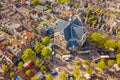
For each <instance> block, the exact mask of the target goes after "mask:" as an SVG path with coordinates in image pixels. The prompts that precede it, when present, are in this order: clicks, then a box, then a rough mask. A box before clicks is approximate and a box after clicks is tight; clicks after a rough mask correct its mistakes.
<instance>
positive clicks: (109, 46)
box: [104, 40, 116, 50]
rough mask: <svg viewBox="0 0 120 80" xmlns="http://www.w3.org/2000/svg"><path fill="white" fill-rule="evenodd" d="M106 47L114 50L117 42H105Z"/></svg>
mask: <svg viewBox="0 0 120 80" xmlns="http://www.w3.org/2000/svg"><path fill="white" fill-rule="evenodd" d="M104 46H105V48H106V49H108V50H114V49H115V47H116V41H115V40H107V41H106V42H105V44H104Z"/></svg>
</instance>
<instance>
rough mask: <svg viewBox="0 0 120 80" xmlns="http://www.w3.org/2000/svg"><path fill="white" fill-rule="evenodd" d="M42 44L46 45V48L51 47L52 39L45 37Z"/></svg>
mask: <svg viewBox="0 0 120 80" xmlns="http://www.w3.org/2000/svg"><path fill="white" fill-rule="evenodd" d="M42 44H43V45H45V46H47V45H49V44H50V38H49V37H48V36H46V37H44V38H43V39H42Z"/></svg>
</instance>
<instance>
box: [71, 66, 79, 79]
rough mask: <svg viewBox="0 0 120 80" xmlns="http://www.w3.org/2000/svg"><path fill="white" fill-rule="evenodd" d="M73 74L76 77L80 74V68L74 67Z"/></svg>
mask: <svg viewBox="0 0 120 80" xmlns="http://www.w3.org/2000/svg"><path fill="white" fill-rule="evenodd" d="M72 75H73V76H74V77H78V76H79V75H80V70H79V68H74V69H73V71H72Z"/></svg>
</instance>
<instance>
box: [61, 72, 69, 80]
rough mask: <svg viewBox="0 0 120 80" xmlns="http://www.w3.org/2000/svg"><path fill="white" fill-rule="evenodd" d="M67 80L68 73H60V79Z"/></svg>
mask: <svg viewBox="0 0 120 80" xmlns="http://www.w3.org/2000/svg"><path fill="white" fill-rule="evenodd" d="M66 78H67V75H66V73H65V72H61V73H60V79H61V80H66Z"/></svg>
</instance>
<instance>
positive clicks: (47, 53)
mask: <svg viewBox="0 0 120 80" xmlns="http://www.w3.org/2000/svg"><path fill="white" fill-rule="evenodd" d="M41 55H42V56H43V57H44V59H48V57H50V55H51V51H50V49H49V48H43V50H42V54H41Z"/></svg>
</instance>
